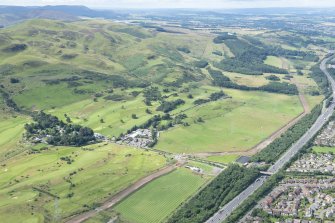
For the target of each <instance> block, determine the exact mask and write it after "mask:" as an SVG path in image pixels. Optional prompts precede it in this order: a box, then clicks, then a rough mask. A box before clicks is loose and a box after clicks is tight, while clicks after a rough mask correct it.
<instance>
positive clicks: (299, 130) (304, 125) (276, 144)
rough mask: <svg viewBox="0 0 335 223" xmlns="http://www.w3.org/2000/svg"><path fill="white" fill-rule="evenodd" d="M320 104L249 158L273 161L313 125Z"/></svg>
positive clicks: (256, 160) (258, 160)
mask: <svg viewBox="0 0 335 223" xmlns="http://www.w3.org/2000/svg"><path fill="white" fill-rule="evenodd" d="M321 110H322V106H321V105H318V106H316V107H315V108H314V109H313V110H312V111H311V113H309V114H308V115H306V116H304V117H303V118H302V119H300V120H299V121H298V122H297V123H296V124H295V125H294V126H292V127H291V128H289V129H288V130H287V131H286V132H285V133H284V134H283V135H282V136H281V137H280V138H277V139H275V140H274V141H273V142H272V143H271V144H269V145H268V146H267V147H266V148H265V149H263V150H262V151H260V152H258V153H257V154H256V155H254V156H253V157H252V158H251V161H254V162H262V161H263V162H266V163H273V162H275V161H276V160H277V159H278V158H279V157H280V156H281V155H282V154H283V153H284V152H285V151H286V150H287V149H289V148H290V147H291V146H292V144H293V143H295V142H296V141H297V140H298V139H299V138H300V137H301V136H302V135H303V134H305V132H306V131H307V130H308V129H309V128H310V127H311V126H312V125H313V123H314V122H315V121H316V119H317V118H318V117H319V115H320V113H321Z"/></svg>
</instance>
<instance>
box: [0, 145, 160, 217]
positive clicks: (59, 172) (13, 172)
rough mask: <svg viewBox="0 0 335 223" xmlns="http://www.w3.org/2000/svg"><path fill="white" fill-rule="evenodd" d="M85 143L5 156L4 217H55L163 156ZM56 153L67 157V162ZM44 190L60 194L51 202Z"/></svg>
mask: <svg viewBox="0 0 335 223" xmlns="http://www.w3.org/2000/svg"><path fill="white" fill-rule="evenodd" d="M85 148H86V149H83V148H71V147H50V148H49V149H48V150H44V151H42V152H41V153H38V154H30V155H21V156H18V157H15V158H12V159H10V160H7V161H6V162H5V165H2V166H1V167H0V215H1V217H2V218H3V219H7V220H8V222H24V220H26V221H30V222H45V221H47V219H55V218H56V219H55V220H56V221H57V219H58V220H60V219H62V218H64V217H67V216H70V215H72V214H74V213H76V212H78V211H82V210H87V209H88V208H90V207H93V206H94V205H96V204H97V203H99V202H102V201H104V200H105V199H107V198H108V197H110V196H111V195H113V194H115V193H116V192H118V191H120V190H121V189H123V188H125V187H127V186H129V185H130V184H131V183H133V182H134V181H136V180H138V179H139V178H141V177H143V176H146V175H148V174H149V173H150V172H153V171H155V170H157V169H158V168H160V167H162V166H164V165H165V162H166V161H165V158H164V157H162V156H159V155H158V154H156V153H152V152H146V151H143V150H138V149H129V148H127V147H124V146H117V145H109V144H108V145H104V144H97V145H90V146H87V147H85ZM61 157H70V159H73V162H72V163H71V164H67V163H66V161H62V160H61ZM33 187H37V188H39V189H41V190H43V191H46V193H43V192H42V193H40V192H38V191H36V190H34V189H33ZM47 193H51V194H54V195H56V196H59V197H60V199H59V200H58V201H57V206H56V207H55V199H54V198H53V197H51V196H49V195H48V194H47ZM31 212H34V213H35V214H30V213H31Z"/></svg>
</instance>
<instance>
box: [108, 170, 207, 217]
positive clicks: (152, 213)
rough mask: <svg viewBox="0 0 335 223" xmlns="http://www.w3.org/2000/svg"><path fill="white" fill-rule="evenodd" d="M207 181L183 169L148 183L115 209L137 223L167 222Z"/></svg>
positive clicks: (122, 215)
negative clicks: (167, 218)
mask: <svg viewBox="0 0 335 223" xmlns="http://www.w3.org/2000/svg"><path fill="white" fill-rule="evenodd" d="M205 182H206V179H205V178H203V177H201V176H199V175H195V174H194V173H192V172H191V171H190V170H188V169H185V168H180V169H177V170H176V171H174V172H172V173H170V174H168V175H165V176H162V177H160V178H159V179H156V180H154V181H152V182H151V183H149V184H147V185H146V186H145V187H143V188H141V189H140V190H139V191H137V192H135V193H134V194H132V195H131V196H129V197H128V198H127V199H125V200H124V201H123V202H121V203H120V204H119V205H117V206H116V207H115V208H114V210H115V211H116V212H118V213H120V214H121V218H124V219H125V220H128V221H130V222H133V223H158V222H163V220H164V219H165V218H166V217H168V216H169V215H170V214H171V213H172V212H173V211H174V210H175V209H176V208H177V207H178V206H179V205H180V204H181V203H182V202H184V201H185V200H186V199H187V198H189V197H190V196H192V195H193V194H194V193H195V192H196V191H197V190H198V189H199V188H200V187H201V185H203V184H204V183H205Z"/></svg>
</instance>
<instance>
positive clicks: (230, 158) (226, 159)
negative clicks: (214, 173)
mask: <svg viewBox="0 0 335 223" xmlns="http://www.w3.org/2000/svg"><path fill="white" fill-rule="evenodd" d="M239 157H240V155H235V154H229V155H222V156H209V157H207V158H206V159H207V160H209V161H213V162H218V163H224V164H229V163H233V162H235V161H236V160H237V159H238V158H239Z"/></svg>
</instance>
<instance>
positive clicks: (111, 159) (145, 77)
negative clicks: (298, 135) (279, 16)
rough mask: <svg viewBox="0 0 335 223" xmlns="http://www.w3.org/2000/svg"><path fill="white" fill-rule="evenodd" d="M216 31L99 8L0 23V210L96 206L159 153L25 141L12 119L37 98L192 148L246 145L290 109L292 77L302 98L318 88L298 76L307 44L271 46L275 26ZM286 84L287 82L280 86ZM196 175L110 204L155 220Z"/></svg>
mask: <svg viewBox="0 0 335 223" xmlns="http://www.w3.org/2000/svg"><path fill="white" fill-rule="evenodd" d="M235 31H236V30H235ZM218 35H219V34H214V33H209V32H202V31H195V30H190V29H182V28H171V27H169V28H168V29H166V30H165V29H157V27H150V26H149V27H147V28H143V27H141V26H135V25H128V24H122V23H116V22H112V21H108V20H81V21H74V22H61V21H52V20H41V19H40V20H37V19H36V20H30V21H25V22H22V23H19V24H16V25H13V26H10V27H8V28H5V29H1V30H0V97H1V98H0V99H1V100H0V158H1V159H0V216H1V217H3V218H4V219H8V222H13V221H22V222H23V221H26V222H52V221H54V222H59V221H61V220H62V219H64V218H65V217H68V216H70V215H73V214H75V213H79V212H82V211H85V210H89V209H94V208H96V207H97V206H99V204H100V203H101V202H103V201H104V200H106V199H107V198H108V197H110V196H112V195H114V194H115V193H117V192H118V191H120V190H122V189H123V188H125V187H127V186H128V185H130V184H131V183H133V182H135V181H137V180H138V179H140V178H141V177H144V176H146V175H148V174H150V173H151V172H153V171H155V170H157V169H158V168H160V167H162V166H164V165H166V162H167V160H166V157H164V156H162V155H161V154H159V153H156V152H149V151H147V150H142V149H133V148H129V147H127V146H121V145H118V144H115V143H111V142H110V143H106V144H93V145H89V146H85V147H59V146H50V145H46V144H34V143H31V142H28V141H27V140H26V139H25V137H24V133H25V130H24V125H25V124H26V123H31V122H32V119H31V112H34V111H41V110H43V111H44V112H46V113H49V114H52V115H55V116H57V117H58V118H59V119H61V120H63V121H64V122H71V123H74V124H80V125H82V126H86V127H90V128H92V129H93V130H94V132H97V133H101V134H103V135H105V136H107V137H110V138H112V137H113V136H114V137H119V136H121V135H122V134H125V133H127V132H129V131H130V130H131V129H136V128H137V127H138V126H141V125H143V124H145V123H151V124H150V126H149V127H148V128H157V129H158V130H159V135H160V137H159V138H158V142H157V144H156V145H155V147H154V149H158V150H162V151H167V152H172V153H192V154H193V153H198V152H215V151H217V152H224V151H245V150H248V149H250V148H252V147H253V146H255V145H256V144H257V143H259V142H260V141H261V140H263V139H265V138H266V137H268V136H269V135H270V134H271V133H273V132H274V131H276V130H277V129H278V128H280V127H281V126H283V125H285V124H286V123H287V122H289V121H290V120H291V119H293V118H294V117H296V116H297V115H298V114H300V113H301V112H302V107H301V104H300V102H299V98H298V95H297V93H298V91H297V89H299V91H300V92H301V93H302V94H304V95H305V97H306V99H307V102H308V104H309V105H310V107H313V106H314V105H316V104H317V103H318V102H319V101H321V100H322V96H320V95H319V94H318V93H319V89H318V87H317V85H316V84H315V82H314V81H313V80H312V79H311V78H310V77H309V75H310V71H309V68H310V67H311V66H312V65H314V64H315V62H313V61H310V60H307V59H306V58H304V57H303V56H301V55H303V54H301V52H300V51H303V52H309V51H308V49H307V48H306V49H300V48H292V47H291V48H290V47H287V46H289V44H286V45H285V44H284V43H283V41H284V40H281V42H280V43H282V44H283V47H281V46H278V47H279V48H276V50H274V48H272V42H271V41H273V39H275V38H277V37H276V36H275V35H272V34H269V33H265V32H261V31H257V32H252V31H247V30H241V31H240V32H238V33H236V37H234V40H229V41H226V40H222V41H221V42H215V41H214V39H215V38H217V36H218ZM247 35H250V36H252V38H251V37H250V36H247ZM255 39H257V40H259V41H255ZM270 40H271V41H270ZM239 43H243V44H244V45H245V46H247V48H246V49H243V48H242V47H238V45H239ZM284 45H285V46H286V47H284ZM276 46H277V45H276ZM287 48H289V49H287ZM255 49H256V51H257V54H253V53H252V52H253V50H255ZM257 49H258V50H257ZM284 49H285V50H292V51H294V53H297V54H298V56H290V57H289V58H285V59H281V58H284V57H285V55H284V54H285V53H292V52H291V51H285V50H284ZM296 51H297V52H296ZM309 53H311V52H309ZM258 55H260V56H261V57H259V58H255V57H258ZM312 55H313V54H312ZM249 57H250V58H249ZM239 58H240V59H241V58H242V59H243V60H248V58H249V59H252V61H253V64H254V65H257V71H256V72H254V71H253V70H251V69H252V66H250V65H248V66H245V67H243V69H238V68H239V66H236V65H238V63H240V61H239ZM283 61H284V62H285V63H289V64H290V67H287V66H284V65H283ZM280 62H281V64H280ZM227 70H229V72H228V71H227ZM298 71H301V72H298ZM298 73H299V75H298ZM248 74H249V75H248ZM255 74H256V75H255ZM274 76H275V77H274ZM269 77H270V78H269ZM271 77H272V79H274V80H270V79H271ZM287 84H290V85H287ZM295 85H298V88H296V87H295ZM264 86H265V87H264ZM269 86H270V87H269ZM274 86H275V87H274ZM287 86H290V87H291V88H292V89H293V90H292V91H283V88H285V87H287ZM284 90H285V89H284ZM269 92H272V93H269ZM158 115H159V116H158ZM163 116H164V117H165V118H164V119H163V118H162V117H163ZM157 117H160V118H161V119H160V120H159V121H157V123H155V125H153V124H152V122H150V121H152V120H153V119H155V118H157ZM236 158H237V156H235V155H232V156H226V157H215V156H214V157H209V158H208V159H209V160H213V161H217V162H223V163H229V162H232V161H234V160H235V159H236ZM197 165H199V164H197ZM202 167H204V166H202ZM204 169H207V167H206V168H204ZM206 171H207V170H206ZM206 180H207V179H204V178H202V177H200V176H199V175H195V174H193V173H191V172H189V171H188V170H185V169H183V168H181V169H178V170H177V171H175V172H173V173H171V174H168V175H166V176H164V177H162V178H159V179H157V180H155V181H153V182H152V183H149V184H148V185H147V186H145V187H143V188H142V189H141V190H139V191H138V192H136V193H134V194H133V195H131V196H130V197H129V198H128V199H126V200H125V201H124V202H122V203H120V205H119V206H117V208H116V210H117V211H118V212H120V213H121V215H122V216H123V217H124V218H125V219H126V220H129V221H135V222H136V221H138V222H160V221H162V220H163V219H164V218H165V217H166V216H168V215H169V214H170V213H171V212H172V211H173V210H174V209H175V208H176V207H177V206H178V205H180V204H181V203H182V202H184V201H185V199H186V198H187V197H189V196H190V195H192V194H193V193H194V192H195V191H196V190H197V189H198V188H199V187H200V186H201V185H202V184H203V183H204V182H205V181H206ZM162 185H163V186H162ZM167 191H168V193H166V192H167ZM161 194H174V195H175V196H177V197H178V199H176V198H175V197H173V196H170V195H169V196H164V197H163V196H162V195H161ZM57 197H58V198H57ZM157 197H159V198H160V199H162V200H163V201H164V202H162V203H161V204H159V202H158V201H159V200H157ZM172 198H173V199H172ZM161 205H164V208H162V207H161ZM161 209H165V211H164V212H163V211H161V212H159V211H158V210H161ZM148 213H149V214H148ZM151 213H153V214H151ZM113 214H114V212H113ZM107 216H109V215H108V214H107ZM101 218H104V216H102V217H101ZM105 220H106V219H105ZM107 220H109V219H107ZM92 221H94V219H93V220H92ZM97 221H100V220H99V219H98V220H97Z"/></svg>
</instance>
